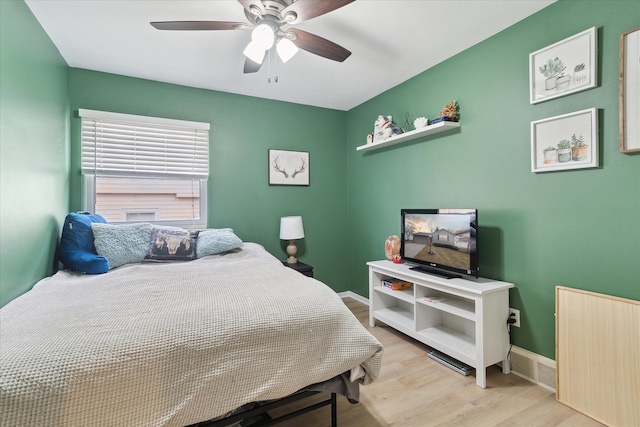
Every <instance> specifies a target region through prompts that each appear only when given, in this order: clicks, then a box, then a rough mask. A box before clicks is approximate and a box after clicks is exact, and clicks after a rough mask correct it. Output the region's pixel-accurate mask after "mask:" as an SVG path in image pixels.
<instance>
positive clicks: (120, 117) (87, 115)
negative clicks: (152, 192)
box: [78, 109, 210, 229]
mask: <svg viewBox="0 0 640 427" xmlns="http://www.w3.org/2000/svg"><path fill="white" fill-rule="evenodd" d="M78 116H79V117H80V118H81V119H89V120H111V121H126V122H136V123H141V124H154V125H160V126H164V125H166V126H171V127H184V128H193V129H198V130H202V131H207V141H208V131H209V129H210V125H209V123H201V122H190V121H184V120H174V119H165V118H159V117H148V116H136V115H132V114H121V113H112V112H106V111H96V110H87V109H79V110H78ZM207 145H208V142H207ZM207 156H208V155H207ZM81 157H82V156H81ZM96 173H97V172H96V171H95V170H94V171H92V170H90V169H89V168H87V167H86V166H85V167H83V169H82V205H83V209H84V210H86V211H88V212H92V213H94V212H95V205H96ZM206 174H207V175H206V177H205V176H203V174H202V171H201V173H200V174H199V175H198V176H190V175H189V174H183V175H181V176H179V175H167V176H166V178H183V179H194V180H197V181H199V183H200V185H199V187H200V193H199V212H200V218H198V219H187V220H171V221H153V223H154V224H158V225H171V226H175V227H181V228H192V229H194V228H198V229H202V228H207V207H208V201H207V200H208V197H207V195H208V192H207V181H208V159H207V171H206ZM98 175H99V176H113V177H118V176H120V177H126V178H142V177H144V178H154V177H155V178H162V176H159V174H157V173H145V172H136V173H131V174H122V173H107V174H101V173H98ZM198 178H199V179H198ZM124 208H125V209H126V206H125V207H124ZM110 222H111V223H125V222H126V221H110Z"/></svg>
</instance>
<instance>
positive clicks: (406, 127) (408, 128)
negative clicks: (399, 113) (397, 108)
mask: <svg viewBox="0 0 640 427" xmlns="http://www.w3.org/2000/svg"><path fill="white" fill-rule="evenodd" d="M412 122H413V116H412V115H410V114H409V113H407V114H405V115H404V125H403V126H402V130H403V131H404V132H410V131H412V130H413V128H412V127H411V123H412Z"/></svg>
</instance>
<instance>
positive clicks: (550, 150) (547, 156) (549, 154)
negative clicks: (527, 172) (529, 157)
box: [542, 146, 558, 165]
mask: <svg viewBox="0 0 640 427" xmlns="http://www.w3.org/2000/svg"><path fill="white" fill-rule="evenodd" d="M542 152H543V154H544V164H545V165H548V164H551V163H555V162H557V161H558V152H557V151H556V147H552V146H549V147H547V148H545V149H544V150H542Z"/></svg>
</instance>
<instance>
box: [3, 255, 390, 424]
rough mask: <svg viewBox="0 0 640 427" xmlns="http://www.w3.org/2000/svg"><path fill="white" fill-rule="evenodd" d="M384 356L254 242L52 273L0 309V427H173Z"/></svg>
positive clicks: (342, 313)
mask: <svg viewBox="0 0 640 427" xmlns="http://www.w3.org/2000/svg"><path fill="white" fill-rule="evenodd" d="M382 351H383V350H382V346H381V345H380V343H379V342H378V341H377V340H376V339H375V337H373V336H372V335H371V334H370V333H369V332H368V331H367V330H366V329H365V328H364V327H363V326H362V325H361V324H360V322H359V321H358V320H357V319H356V318H355V317H354V316H353V314H352V313H351V312H350V311H349V310H348V309H347V308H346V306H345V305H344V303H343V302H342V301H341V299H340V297H339V296H338V295H337V294H336V293H335V292H334V291H333V290H331V289H330V288H329V287H328V286H326V285H325V284H323V283H321V282H319V281H318V280H315V279H313V278H310V277H306V276H304V275H302V274H300V273H298V272H296V271H294V270H293V269H290V268H287V267H285V266H283V265H282V263H281V262H280V261H278V260H277V259H276V258H275V257H273V256H272V255H270V254H269V253H268V252H267V251H266V250H264V248H263V247H262V246H260V245H258V244H256V243H244V245H243V246H242V248H241V249H239V250H236V251H234V252H230V253H226V254H222V255H214V256H208V257H204V258H201V259H198V260H195V261H190V262H173V263H139V264H129V265H126V266H122V267H119V268H116V269H113V270H111V271H109V272H108V273H105V274H101V275H83V274H79V273H74V272H70V271H66V270H65V271H59V272H57V273H56V274H54V275H53V276H51V277H49V278H46V279H43V280H42V281H40V282H39V283H37V284H36V285H35V286H34V288H33V289H32V290H31V291H29V292H27V293H26V294H24V295H22V296H21V297H19V298H17V299H15V300H13V301H12V302H10V303H9V304H8V305H6V306H5V307H3V308H2V309H0V361H1V364H2V370H1V371H0V425H3V426H43V425H47V426H63V425H64V426H69V425H104V426H111V425H112V426H123V425H127V426H184V425H189V424H193V423H197V422H201V421H204V420H208V419H213V418H216V417H220V416H224V415H225V414H227V413H229V412H230V411H232V410H233V409H235V408H237V407H240V406H241V405H243V404H246V403H248V402H253V401H260V400H270V399H278V398H281V397H284V396H287V395H289V394H291V393H293V392H295V391H297V390H300V389H302V388H304V387H306V386H308V385H310V384H315V383H320V382H323V381H326V380H329V379H331V378H333V377H335V376H338V375H341V374H343V373H345V372H347V373H349V375H350V380H351V381H357V382H359V383H360V384H365V385H366V384H369V383H371V382H372V381H374V380H375V379H376V377H377V376H378V374H379V370H380V362H381V356H382Z"/></svg>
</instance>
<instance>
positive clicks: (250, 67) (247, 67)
mask: <svg viewBox="0 0 640 427" xmlns="http://www.w3.org/2000/svg"><path fill="white" fill-rule="evenodd" d="M264 55H265V57H266V56H267V52H266V51H265V52H264ZM262 62H264V58H262ZM260 67H262V64H258V63H257V62H253V61H252V60H250V59H249V58H245V59H244V73H245V74H250V73H255V72H257V71H258V70H259V69H260Z"/></svg>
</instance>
